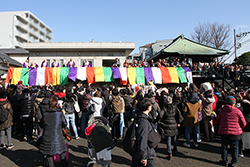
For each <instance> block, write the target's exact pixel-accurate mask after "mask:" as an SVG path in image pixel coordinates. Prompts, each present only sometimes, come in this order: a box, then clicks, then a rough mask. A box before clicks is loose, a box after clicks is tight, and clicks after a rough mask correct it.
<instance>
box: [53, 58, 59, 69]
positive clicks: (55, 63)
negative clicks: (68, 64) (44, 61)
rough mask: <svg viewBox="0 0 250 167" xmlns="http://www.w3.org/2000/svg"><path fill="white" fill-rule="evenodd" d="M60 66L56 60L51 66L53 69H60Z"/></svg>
mask: <svg viewBox="0 0 250 167" xmlns="http://www.w3.org/2000/svg"><path fill="white" fill-rule="evenodd" d="M59 66H60V64H59V62H58V61H57V60H56V59H54V62H53V63H52V64H51V67H59Z"/></svg>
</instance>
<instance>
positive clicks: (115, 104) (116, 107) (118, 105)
mask: <svg viewBox="0 0 250 167" xmlns="http://www.w3.org/2000/svg"><path fill="white" fill-rule="evenodd" d="M111 104H112V110H113V113H115V114H116V113H121V111H122V107H123V106H122V101H121V100H120V98H119V96H113V99H112V101H111Z"/></svg>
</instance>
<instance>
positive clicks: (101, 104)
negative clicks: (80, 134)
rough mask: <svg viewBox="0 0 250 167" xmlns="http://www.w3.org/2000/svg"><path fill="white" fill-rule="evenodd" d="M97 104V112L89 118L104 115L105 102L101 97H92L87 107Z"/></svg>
mask: <svg viewBox="0 0 250 167" xmlns="http://www.w3.org/2000/svg"><path fill="white" fill-rule="evenodd" d="M93 103H94V105H95V110H96V111H95V112H94V113H93V114H91V115H90V116H89V119H90V118H92V117H95V116H103V110H104V102H103V100H102V98H100V97H92V98H91V100H90V101H89V104H88V107H87V109H88V108H89V107H90V105H91V104H93Z"/></svg>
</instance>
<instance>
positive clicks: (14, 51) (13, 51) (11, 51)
mask: <svg viewBox="0 0 250 167" xmlns="http://www.w3.org/2000/svg"><path fill="white" fill-rule="evenodd" d="M0 53H5V54H29V51H27V50H25V49H22V48H16V49H0Z"/></svg>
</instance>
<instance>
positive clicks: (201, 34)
mask: <svg viewBox="0 0 250 167" xmlns="http://www.w3.org/2000/svg"><path fill="white" fill-rule="evenodd" d="M230 30H231V27H230V25H224V24H219V23H218V22H214V23H210V22H205V23H202V24H201V23H200V22H199V24H198V26H196V27H194V32H193V33H192V34H191V38H192V39H193V40H195V41H197V42H199V43H201V44H204V45H208V46H212V47H215V48H220V49H225V48H226V47H227V46H229V36H230Z"/></svg>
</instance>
